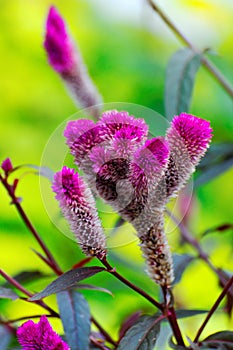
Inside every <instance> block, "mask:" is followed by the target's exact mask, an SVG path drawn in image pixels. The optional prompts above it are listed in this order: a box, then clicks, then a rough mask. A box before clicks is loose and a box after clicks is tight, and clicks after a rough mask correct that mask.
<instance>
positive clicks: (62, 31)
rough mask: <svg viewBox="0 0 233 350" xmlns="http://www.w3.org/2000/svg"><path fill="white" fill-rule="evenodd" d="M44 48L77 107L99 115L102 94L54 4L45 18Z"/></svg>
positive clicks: (95, 115)
mask: <svg viewBox="0 0 233 350" xmlns="http://www.w3.org/2000/svg"><path fill="white" fill-rule="evenodd" d="M44 48H45V50H46V52H47V55H48V60H49V63H50V65H51V66H52V68H53V69H54V70H55V71H56V72H58V73H59V74H60V76H61V77H62V79H63V81H64V83H65V85H66V87H67V88H68V90H69V92H70V93H71V95H72V97H73V98H74V100H75V102H77V104H78V106H81V107H83V108H89V114H90V115H93V116H94V117H95V118H98V117H99V107H98V106H97V105H98V104H100V103H101V102H102V99H101V96H100V95H99V93H98V91H97V89H96V87H95V85H94V84H93V82H92V80H91V78H90V76H89V74H88V71H87V68H86V66H85V64H84V63H83V60H82V56H81V54H80V52H79V50H78V48H77V46H76V45H75V44H74V42H73V40H72V38H71V37H70V36H69V34H68V31H67V28H66V25H65V22H64V20H63V18H62V17H61V16H60V14H59V12H58V11H57V9H56V8H55V7H54V6H52V7H51V8H50V10H49V13H48V17H47V22H46V34H45V41H44Z"/></svg>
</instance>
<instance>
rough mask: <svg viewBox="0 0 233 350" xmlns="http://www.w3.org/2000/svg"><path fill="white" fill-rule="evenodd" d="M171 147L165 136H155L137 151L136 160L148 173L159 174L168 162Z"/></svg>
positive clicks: (142, 169)
mask: <svg viewBox="0 0 233 350" xmlns="http://www.w3.org/2000/svg"><path fill="white" fill-rule="evenodd" d="M168 157H169V147H168V143H167V141H166V140H165V139H164V138H163V137H155V138H153V139H151V140H147V141H146V142H145V144H144V145H143V146H142V147H141V148H140V149H139V150H137V151H136V152H135V155H134V162H135V164H136V165H137V166H138V167H139V168H140V169H141V171H143V173H145V174H146V175H150V176H153V174H155V175H158V173H160V172H161V170H162V169H163V167H164V166H165V165H166V164H167V162H168Z"/></svg>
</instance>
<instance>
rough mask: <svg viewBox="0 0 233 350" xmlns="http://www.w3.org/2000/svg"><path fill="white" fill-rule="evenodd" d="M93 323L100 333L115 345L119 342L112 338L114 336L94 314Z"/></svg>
mask: <svg viewBox="0 0 233 350" xmlns="http://www.w3.org/2000/svg"><path fill="white" fill-rule="evenodd" d="M91 321H92V323H93V324H94V325H95V326H96V327H97V328H98V329H99V331H100V333H101V334H102V335H103V336H104V338H105V339H106V340H107V341H108V342H109V343H110V344H113V345H117V343H116V342H115V341H114V340H113V339H112V337H111V336H110V335H109V334H108V333H107V332H106V331H105V329H103V327H102V326H101V325H100V324H99V322H97V321H96V319H95V318H94V317H93V316H92V317H91Z"/></svg>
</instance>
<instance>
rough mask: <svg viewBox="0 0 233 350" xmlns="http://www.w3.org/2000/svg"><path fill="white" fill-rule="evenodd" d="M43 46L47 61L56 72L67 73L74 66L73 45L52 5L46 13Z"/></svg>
mask: <svg viewBox="0 0 233 350" xmlns="http://www.w3.org/2000/svg"><path fill="white" fill-rule="evenodd" d="M44 47H45V49H46V51H47V54H48V59H49V63H50V64H51V66H52V67H53V69H54V70H56V71H57V72H58V73H67V72H69V71H71V70H72V69H73V68H74V67H75V65H76V61H77V57H76V54H75V48H74V45H73V43H72V40H71V38H70V37H69V35H68V33H67V29H66V26H65V22H64V21H63V18H62V17H61V16H60V14H59V12H58V11H57V9H56V8H55V7H54V6H52V7H50V10H49V13H48V18H47V22H46V36H45V42H44Z"/></svg>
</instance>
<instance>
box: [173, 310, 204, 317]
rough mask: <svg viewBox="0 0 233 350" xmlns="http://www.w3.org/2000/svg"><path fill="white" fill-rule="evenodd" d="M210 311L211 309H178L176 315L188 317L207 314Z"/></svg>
mask: <svg viewBox="0 0 233 350" xmlns="http://www.w3.org/2000/svg"><path fill="white" fill-rule="evenodd" d="M207 312H209V310H199V309H196V310H195V309H194V310H176V316H177V318H186V317H192V316H196V315H201V314H206V313H207Z"/></svg>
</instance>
